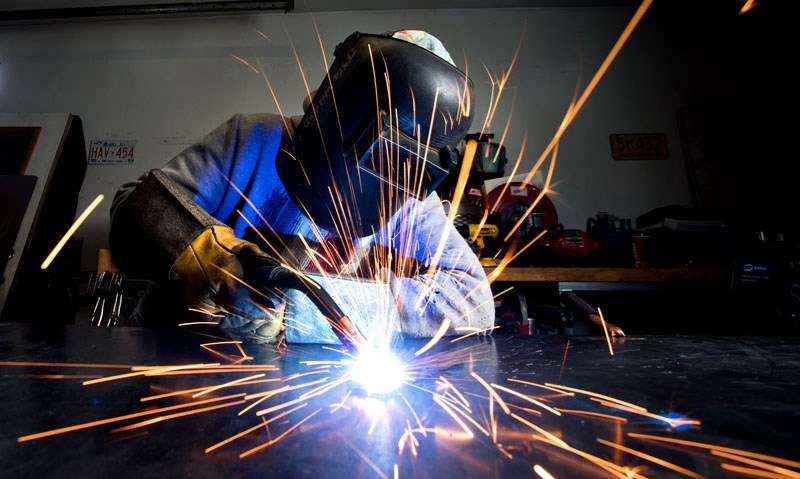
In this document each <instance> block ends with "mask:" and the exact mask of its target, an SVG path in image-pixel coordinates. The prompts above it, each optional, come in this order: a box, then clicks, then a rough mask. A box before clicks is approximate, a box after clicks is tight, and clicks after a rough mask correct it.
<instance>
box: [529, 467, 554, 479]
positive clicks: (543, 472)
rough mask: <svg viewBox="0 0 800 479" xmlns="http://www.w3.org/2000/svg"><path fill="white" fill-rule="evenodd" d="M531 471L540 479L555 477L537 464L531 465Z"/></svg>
mask: <svg viewBox="0 0 800 479" xmlns="http://www.w3.org/2000/svg"><path fill="white" fill-rule="evenodd" d="M533 472H535V473H536V474H537V475H538V476H539V477H541V478H542V479H555V477H554V476H553V475H552V474H550V473H549V472H547V469H545V468H543V467H542V466H540V465H539V464H536V465H534V466H533Z"/></svg>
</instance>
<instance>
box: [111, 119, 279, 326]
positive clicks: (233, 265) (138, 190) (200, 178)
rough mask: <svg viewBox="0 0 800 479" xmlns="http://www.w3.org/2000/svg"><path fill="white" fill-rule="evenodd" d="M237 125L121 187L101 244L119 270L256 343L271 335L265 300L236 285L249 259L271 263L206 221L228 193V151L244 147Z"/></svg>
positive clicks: (232, 158)
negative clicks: (161, 287) (166, 287)
mask: <svg viewBox="0 0 800 479" xmlns="http://www.w3.org/2000/svg"><path fill="white" fill-rule="evenodd" d="M238 123H239V122H238V118H237V117H234V118H232V119H231V120H229V121H228V122H227V123H226V124H223V125H221V126H220V127H219V128H218V129H216V130H215V131H214V132H212V133H211V134H209V135H208V136H207V137H206V138H205V139H204V140H203V141H201V142H198V143H197V144H195V145H192V146H191V147H189V148H187V149H186V150H184V151H183V152H181V153H180V154H179V155H177V156H176V157H175V158H173V159H172V160H171V161H170V162H169V163H167V165H165V166H164V167H163V168H160V169H156V170H152V171H150V172H149V173H147V174H145V175H143V176H142V177H140V178H139V179H138V180H137V181H135V182H131V183H128V184H126V185H123V186H122V187H121V188H120V189H119V190H118V192H117V194H116V195H115V197H114V201H113V203H112V208H111V231H110V235H109V241H110V244H111V248H112V252H113V255H114V259H115V261H117V262H118V263H119V264H120V266H121V267H122V269H123V270H124V271H126V272H135V273H136V274H139V275H142V276H144V277H146V278H148V279H151V280H153V281H156V282H159V283H165V282H170V283H172V284H177V285H180V286H181V289H182V290H183V291H184V293H185V302H186V304H187V306H190V307H203V308H205V309H208V310H210V311H211V312H218V311H224V312H225V313H226V315H225V318H224V319H223V320H222V321H221V324H220V325H221V326H223V327H227V328H228V329H229V330H231V331H237V332H244V333H246V334H245V336H247V335H255V337H256V338H257V339H258V340H259V341H261V340H264V339H265V338H269V337H270V336H272V337H274V333H275V332H276V331H277V329H276V326H277V322H276V321H271V317H270V316H271V315H270V312H268V311H266V308H265V307H264V306H265V305H266V306H270V305H271V304H270V301H268V300H266V298H263V297H261V296H260V295H257V294H250V293H249V291H248V289H247V288H246V287H245V286H244V285H243V284H242V283H241V281H240V280H241V279H243V278H244V275H245V273H246V270H247V264H248V262H249V260H250V259H252V258H256V259H258V260H259V263H260V264H261V263H263V261H264V260H266V261H268V262H271V263H273V264H277V262H276V261H274V259H272V258H270V257H269V256H267V255H265V254H264V253H263V252H262V251H261V250H260V249H259V248H258V247H256V246H255V245H253V244H252V243H249V242H246V241H243V240H241V239H239V238H237V237H236V236H235V235H234V234H233V231H232V230H231V229H230V228H229V227H227V226H226V225H224V224H223V223H222V222H221V221H219V220H218V219H217V218H216V217H215V216H214V214H220V213H219V211H218V210H219V205H220V204H221V203H222V202H223V198H224V197H225V196H226V195H229V194H230V191H231V190H232V189H233V188H231V186H230V184H229V182H228V180H227V178H229V177H230V176H231V172H232V171H233V170H234V166H235V158H236V149H237V148H246V147H247V146H248V143H247V140H246V139H245V138H244V137H245V136H246V135H245V134H244V133H248V132H247V131H245V129H243V128H241V127H240V125H239V124H238ZM239 173H240V174H242V176H246V173H247V172H246V171H245V172H241V171H239ZM200 184H202V188H201V187H200ZM212 212H213V213H214V214H212ZM264 328H267V330H265V329H264ZM261 333H265V334H261Z"/></svg>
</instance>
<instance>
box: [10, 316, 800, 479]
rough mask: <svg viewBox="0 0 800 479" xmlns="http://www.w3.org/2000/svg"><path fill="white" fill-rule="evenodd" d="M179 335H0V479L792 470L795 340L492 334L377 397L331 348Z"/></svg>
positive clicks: (452, 349)
mask: <svg viewBox="0 0 800 479" xmlns="http://www.w3.org/2000/svg"><path fill="white" fill-rule="evenodd" d="M190 328H191V327H189V328H183V329H179V330H159V331H157V330H148V329H139V328H93V327H89V326H75V325H67V326H57V327H52V326H51V327H44V326H38V325H34V324H27V323H0V402H1V403H2V404H3V407H2V408H1V409H0V411H1V412H0V424H2V430H1V431H0V478H6V477H8V478H28V477H31V478H33V477H36V478H45V477H59V478H64V477H76V478H95V477H97V478H99V477H103V478H114V479H121V478H128V477H131V478H133V477H136V478H144V477H148V478H149V477H159V478H188V477H191V478H226V479H232V478H238V477H292V478H328V477H331V478H342V477H347V478H357V477H370V478H372V477H375V478H393V477H400V478H402V477H431V478H434V477H435V478H458V479H463V478H467V477H476V478H493V477H497V478H501V477H502V478H508V477H547V476H543V475H542V474H543V473H542V472H534V467H541V468H543V470H544V471H546V472H547V473H549V474H551V475H552V476H553V477H556V478H562V479H563V478H571V477H575V478H591V477H625V474H627V473H628V472H626V469H625V468H629V469H630V470H632V471H634V474H632V475H631V477H654V478H665V477H666V478H672V477H680V478H685V477H709V478H716V477H783V476H780V475H776V474H780V473H781V472H785V471H787V470H789V471H794V474H798V472H797V471H800V463H798V461H800V449H798V446H797V444H798V438H800V432H799V431H800V375H798V371H800V347H798V346H800V338H795V337H707V336H642V337H627V338H620V339H615V340H613V342H612V343H611V344H610V345H609V343H608V342H607V340H606V338H605V337H572V338H568V337H562V336H519V335H505V336H502V335H501V336H497V335H492V336H488V337H480V338H476V337H472V338H467V339H463V340H461V341H457V342H450V341H449V340H447V341H440V342H439V343H438V344H437V345H436V346H434V347H433V348H431V349H429V350H427V351H424V352H421V353H420V354H419V355H415V353H416V352H418V351H419V350H420V348H421V347H422V346H424V345H425V344H426V343H425V342H424V341H406V342H403V343H398V344H396V351H397V352H398V353H399V354H401V355H404V357H405V358H406V364H408V365H412V366H413V367H414V368H413V370H412V371H411V372H410V373H409V374H410V375H411V376H412V378H411V379H410V380H409V381H408V382H409V384H407V385H405V386H403V387H401V389H399V390H396V391H394V392H392V393H388V394H384V395H376V394H370V393H367V392H365V390H364V387H361V386H355V385H354V384H353V383H352V382H350V381H347V380H346V376H345V375H346V374H348V371H350V369H349V368H348V367H345V366H343V365H341V360H342V359H347V357H346V356H344V355H342V353H341V352H339V351H336V350H331V349H329V348H323V347H322V346H317V345H289V347H288V349H286V350H284V351H276V350H275V348H274V347H264V346H252V345H251V346H246V347H245V349H244V351H245V352H246V353H247V354H246V356H247V357H250V358H243V357H242V354H241V351H240V350H239V348H238V347H237V346H236V345H231V344H205V345H203V344H204V343H214V342H218V341H222V340H221V339H220V338H217V337H214V335H213V334H211V335H208V333H209V332H210V331H208V330H199V329H190ZM212 333H213V331H212ZM334 349H335V348H334ZM612 352H613V354H612ZM214 364H219V366H215V365H214ZM187 365H194V366H193V367H192V368H187V369H180V370H158V369H154V368H156V367H160V366H187ZM215 368H216V369H215ZM118 375H127V376H124V377H118V378H116V379H115V380H104V379H106V378H108V377H110V376H118ZM223 385H224V387H216V386H223ZM490 390H491V392H490ZM312 391H313V393H311V392H312ZM265 393H266V394H265ZM246 394H247V395H246ZM158 408H163V409H160V410H159V409H158ZM190 411H191V412H193V414H188V412H190ZM125 415H131V416H129V417H123V416H125ZM670 420H672V421H679V422H672V423H671V424H670V422H669V421H670ZM71 426H77V427H78V428H77V429H76V430H68V429H67V428H69V427H71ZM676 440H682V441H690V442H688V443H683V444H680V445H679V444H677V443H675V442H674V441H676ZM764 455H767V456H774V457H773V458H771V459H770V458H767V457H765V456H764ZM747 470H750V471H756V473H752V472H751V474H753V475H747V474H744V473H742V472H741V471H747ZM537 471H540V470H539V469H537ZM636 474H638V475H636ZM769 474H772V475H771V476H770V475H769ZM787 477H789V476H787ZM793 477H796V476H793Z"/></svg>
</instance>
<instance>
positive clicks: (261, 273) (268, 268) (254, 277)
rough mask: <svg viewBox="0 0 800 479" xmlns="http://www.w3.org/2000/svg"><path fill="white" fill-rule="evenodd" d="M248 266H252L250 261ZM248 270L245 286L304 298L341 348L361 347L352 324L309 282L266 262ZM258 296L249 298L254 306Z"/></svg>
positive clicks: (302, 276) (317, 285)
mask: <svg viewBox="0 0 800 479" xmlns="http://www.w3.org/2000/svg"><path fill="white" fill-rule="evenodd" d="M256 260H257V259H256ZM249 262H251V263H252V259H251V260H250V261H249ZM248 266H249V267H247V268H246V269H245V278H244V280H245V282H246V283H247V284H248V285H250V286H251V287H253V288H255V289H257V290H262V289H268V290H272V289H284V290H285V289H294V290H297V291H299V292H301V293H303V294H305V295H306V296H307V297H308V298H309V299H310V300H311V302H312V303H313V304H314V306H316V307H317V309H319V311H320V313H322V315H323V316H324V317H325V320H326V321H327V322H328V324H330V326H331V328H333V332H334V334H336V337H337V338H339V341H341V342H342V344H343V345H345V346H347V347H350V348H355V347H357V346H358V345H359V344H361V343H363V341H364V337H363V336H362V335H361V332H360V331H359V329H358V327H357V326H356V324H355V323H354V322H353V321H352V320H351V319H350V318H348V317H347V315H346V314H345V313H344V311H342V309H341V308H340V307H339V305H338V304H337V303H336V301H334V299H333V298H332V297H331V295H330V294H329V293H328V292H327V291H325V289H323V288H322V287H321V286H320V285H319V284H317V283H315V282H314V281H313V280H312V279H311V278H309V277H307V276H305V275H303V274H302V273H299V272H295V271H293V270H290V269H288V268H285V267H283V266H276V265H275V264H273V263H271V262H270V261H263V264H257V265H253V264H249V265H248ZM258 296H259V295H258V294H251V297H252V298H253V300H254V301H256V302H259V299H258ZM270 306H271V305H270Z"/></svg>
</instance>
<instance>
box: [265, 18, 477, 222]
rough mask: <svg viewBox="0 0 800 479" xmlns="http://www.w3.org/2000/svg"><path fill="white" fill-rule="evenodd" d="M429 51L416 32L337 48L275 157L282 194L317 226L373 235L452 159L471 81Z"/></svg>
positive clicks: (465, 125) (370, 37) (428, 39)
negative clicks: (322, 76) (327, 67)
mask: <svg viewBox="0 0 800 479" xmlns="http://www.w3.org/2000/svg"><path fill="white" fill-rule="evenodd" d="M415 36H417V37H421V38H422V39H423V40H424V41H423V42H420V41H415V40H414V37H415ZM432 45H433V46H432ZM437 48H438V49H439V50H442V49H443V47H441V43H438V40H436V39H435V37H432V36H430V35H428V34H425V33H424V32H419V31H401V33H400V34H397V33H389V34H365V33H360V32H355V33H353V34H351V35H350V36H348V37H347V39H345V40H344V42H342V43H340V44H339V45H338V46H337V47H336V49H335V51H334V61H333V62H332V64H331V66H330V68H329V69H328V73H327V75H326V77H325V79H324V80H323V81H322V83H321V84H320V86H319V88H318V89H317V90H316V91H315V92H313V93H312V95H311V97H310V101H309V102H308V106H307V108H306V110H305V113H304V115H303V117H302V119H301V120H300V122H299V124H298V125H297V127H296V128H295V130H294V132H293V134H292V138H291V140H289V143H288V145H287V147H286V148H283V149H282V150H281V151H280V153H279V155H278V160H277V164H278V173H279V175H280V177H281V180H282V181H283V183H284V186H285V187H286V189H287V191H288V192H289V194H290V196H291V197H292V199H293V201H294V202H295V203H296V204H297V206H298V207H299V208H300V209H301V210H302V211H304V212H305V213H306V214H307V215H308V216H309V218H310V219H311V220H312V221H313V222H314V223H315V224H316V225H318V226H320V227H322V228H324V229H325V230H327V231H328V232H332V233H334V234H337V235H338V236H343V237H363V236H368V235H371V234H373V233H375V232H376V231H377V230H378V229H380V227H381V226H382V225H384V224H386V223H387V222H388V220H389V219H390V218H391V216H392V215H393V214H394V213H395V212H396V211H397V210H398V209H399V208H400V207H401V206H402V204H403V203H404V202H405V201H406V200H407V199H408V198H410V197H414V198H417V199H423V198H424V197H425V196H426V195H428V194H429V193H431V192H433V191H434V189H435V188H436V187H437V186H438V185H439V184H440V183H441V182H442V180H444V179H445V177H446V176H447V175H448V174H449V173H450V170H451V168H453V167H454V166H455V165H456V164H457V159H458V153H457V150H456V147H457V146H458V144H459V143H460V142H461V140H462V139H463V138H464V136H465V135H466V133H467V131H468V129H469V127H470V125H471V122H472V112H471V111H470V101H471V98H470V96H471V93H472V82H471V80H470V79H469V78H468V77H467V75H466V74H465V73H464V72H462V71H461V70H459V69H458V68H457V67H456V66H455V65H454V64H453V63H452V60H449V55H442V54H441V51H440V52H438V54H437V53H435V52H436V51H437Z"/></svg>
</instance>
